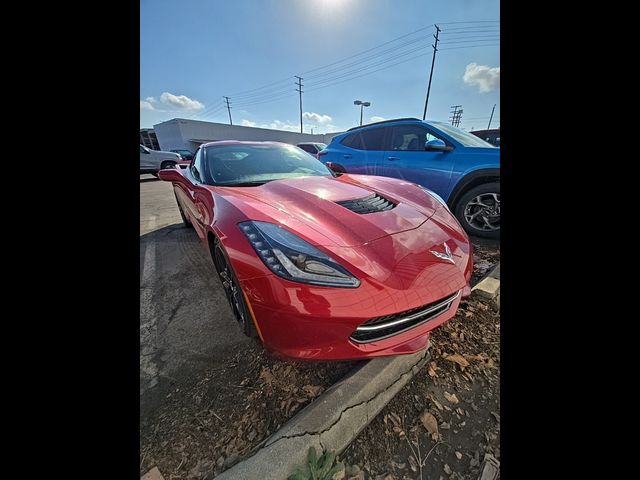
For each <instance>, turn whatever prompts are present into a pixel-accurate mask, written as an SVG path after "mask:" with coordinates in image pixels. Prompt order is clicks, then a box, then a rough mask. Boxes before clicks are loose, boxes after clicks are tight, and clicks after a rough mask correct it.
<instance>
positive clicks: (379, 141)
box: [362, 128, 387, 150]
mask: <svg viewBox="0 0 640 480" xmlns="http://www.w3.org/2000/svg"><path fill="white" fill-rule="evenodd" d="M386 130H387V129H386V128H372V129H370V130H364V131H363V132H362V149H363V150H384V135H385V132H386Z"/></svg>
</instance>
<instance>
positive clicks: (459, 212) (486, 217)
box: [454, 182, 500, 240]
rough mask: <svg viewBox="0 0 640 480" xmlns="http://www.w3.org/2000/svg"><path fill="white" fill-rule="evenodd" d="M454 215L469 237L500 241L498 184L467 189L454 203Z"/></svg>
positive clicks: (484, 184) (486, 184)
mask: <svg viewBox="0 0 640 480" xmlns="http://www.w3.org/2000/svg"><path fill="white" fill-rule="evenodd" d="M496 200H497V202H496ZM454 214H455V216H456V218H457V219H458V221H459V222H460V225H462V227H463V228H464V229H465V231H466V232H467V233H468V234H469V235H472V236H476V237H482V238H491V239H496V240H497V239H500V183H498V182H492V183H483V184H482V185H478V186H475V187H473V188H471V189H469V190H468V191H467V192H465V193H464V194H463V195H462V197H460V199H459V200H458V202H457V203H456V205H455V208H454Z"/></svg>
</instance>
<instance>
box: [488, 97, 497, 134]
mask: <svg viewBox="0 0 640 480" xmlns="http://www.w3.org/2000/svg"><path fill="white" fill-rule="evenodd" d="M495 109H496V104H495V103H494V104H493V108H492V109H491V116H490V117H489V125H488V126H487V130H489V129H490V128H491V120H493V112H494V111H495Z"/></svg>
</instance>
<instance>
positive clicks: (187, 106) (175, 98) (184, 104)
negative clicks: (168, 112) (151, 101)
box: [160, 92, 204, 110]
mask: <svg viewBox="0 0 640 480" xmlns="http://www.w3.org/2000/svg"><path fill="white" fill-rule="evenodd" d="M160 101H161V102H162V103H164V104H166V105H170V106H172V107H174V108H176V109H178V110H202V109H203V108H204V105H203V104H202V103H200V102H199V101H197V100H193V99H191V98H189V97H187V96H186V95H174V94H173V93H169V92H164V93H163V94H162V95H160Z"/></svg>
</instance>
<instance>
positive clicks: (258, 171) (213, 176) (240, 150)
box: [204, 144, 333, 186]
mask: <svg viewBox="0 0 640 480" xmlns="http://www.w3.org/2000/svg"><path fill="white" fill-rule="evenodd" d="M205 158H206V165H205V168H204V180H205V183H207V184H209V185H226V186H247V185H261V184H263V183H266V182H270V181H272V180H281V179H284V178H298V177H307V176H325V177H326V176H332V175H333V174H332V173H331V171H330V170H329V169H328V168H327V167H326V166H325V165H324V164H323V163H321V162H320V161H318V160H316V159H315V158H314V157H313V156H311V155H309V154H308V153H306V152H303V151H302V150H300V149H298V148H296V147H294V146H287V145H266V144H265V145H261V144H253V145H246V144H245V145H243V144H239V145H228V146H220V147H217V146H212V147H207V148H206V157H205Z"/></svg>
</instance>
